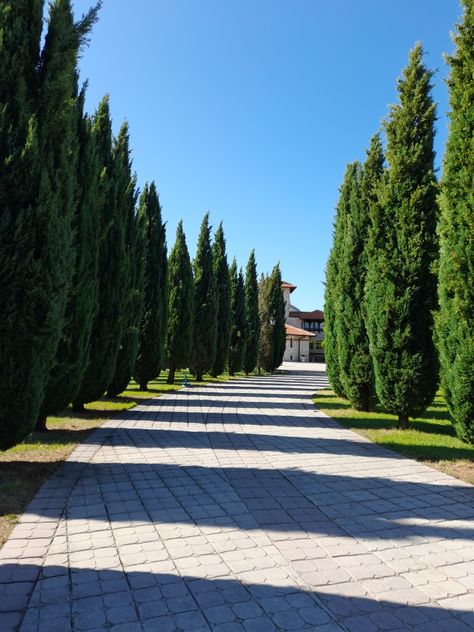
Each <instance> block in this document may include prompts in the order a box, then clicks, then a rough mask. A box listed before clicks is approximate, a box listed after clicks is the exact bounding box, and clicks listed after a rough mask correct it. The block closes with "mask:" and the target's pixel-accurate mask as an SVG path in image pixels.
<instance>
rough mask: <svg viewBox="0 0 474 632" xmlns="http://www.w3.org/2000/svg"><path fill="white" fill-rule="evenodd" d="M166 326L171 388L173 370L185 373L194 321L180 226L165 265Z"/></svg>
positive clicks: (190, 274)
mask: <svg viewBox="0 0 474 632" xmlns="http://www.w3.org/2000/svg"><path fill="white" fill-rule="evenodd" d="M168 287H169V301H168V322H167V328H166V340H165V353H166V364H167V367H168V370H169V373H168V384H174V378H175V372H176V370H177V369H186V368H187V367H188V366H189V362H190V358H191V345H192V337H193V320H194V280H193V270H192V266H191V261H190V258H189V252H188V247H187V245H186V237H185V235H184V231H183V222H179V224H178V228H177V230H176V241H175V244H174V246H173V249H172V250H171V254H170V258H169V262H168Z"/></svg>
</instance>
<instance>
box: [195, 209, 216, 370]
mask: <svg viewBox="0 0 474 632" xmlns="http://www.w3.org/2000/svg"><path fill="white" fill-rule="evenodd" d="M193 272H194V331H193V345H192V353H191V370H192V371H193V373H194V374H195V375H196V380H197V381H198V382H202V379H203V375H204V373H207V372H208V371H210V370H211V368H212V366H213V364H214V360H215V357H216V342H217V340H216V339H217V304H216V303H217V301H216V281H215V276H214V267H213V260H212V247H211V229H210V226H209V213H206V215H204V219H203V220H202V224H201V230H200V233H199V238H198V244H197V251H196V258H195V259H194V262H193Z"/></svg>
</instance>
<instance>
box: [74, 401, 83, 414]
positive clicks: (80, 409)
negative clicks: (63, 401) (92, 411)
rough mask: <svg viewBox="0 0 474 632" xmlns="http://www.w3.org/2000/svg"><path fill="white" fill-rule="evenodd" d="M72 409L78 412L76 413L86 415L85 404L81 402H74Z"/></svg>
mask: <svg viewBox="0 0 474 632" xmlns="http://www.w3.org/2000/svg"><path fill="white" fill-rule="evenodd" d="M72 409H73V410H74V411H75V412H76V413H84V412H85V410H86V409H85V408H84V404H82V403H81V402H74V403H73V405H72Z"/></svg>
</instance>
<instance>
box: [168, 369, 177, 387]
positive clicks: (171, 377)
mask: <svg viewBox="0 0 474 632" xmlns="http://www.w3.org/2000/svg"><path fill="white" fill-rule="evenodd" d="M175 371H176V369H175V368H174V367H173V368H172V369H171V368H170V370H169V371H168V379H167V380H166V383H167V384H174V374H175Z"/></svg>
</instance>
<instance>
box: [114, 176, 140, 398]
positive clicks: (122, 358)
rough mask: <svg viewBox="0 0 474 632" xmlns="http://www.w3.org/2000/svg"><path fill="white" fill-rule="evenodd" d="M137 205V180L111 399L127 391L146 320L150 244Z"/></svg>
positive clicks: (128, 228)
mask: <svg viewBox="0 0 474 632" xmlns="http://www.w3.org/2000/svg"><path fill="white" fill-rule="evenodd" d="M136 201H137V198H136V189H135V178H133V196H131V197H130V199H129V204H128V217H127V223H126V232H125V250H126V266H127V270H126V281H125V283H126V285H125V286H124V290H125V299H124V300H125V309H124V316H123V329H122V338H121V342H120V350H119V353H118V356H117V364H116V366H115V373H114V377H113V379H112V382H111V383H110V385H109V388H108V390H107V395H108V396H109V397H116V396H117V395H119V394H120V393H121V392H122V391H124V390H125V389H126V388H127V386H128V384H129V382H130V380H131V378H132V375H133V372H134V370H135V362H136V359H137V355H138V345H139V333H140V323H141V320H142V316H143V288H144V280H145V252H146V243H145V217H144V216H143V215H142V214H137V213H136V212H135V205H136Z"/></svg>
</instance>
